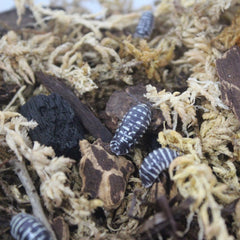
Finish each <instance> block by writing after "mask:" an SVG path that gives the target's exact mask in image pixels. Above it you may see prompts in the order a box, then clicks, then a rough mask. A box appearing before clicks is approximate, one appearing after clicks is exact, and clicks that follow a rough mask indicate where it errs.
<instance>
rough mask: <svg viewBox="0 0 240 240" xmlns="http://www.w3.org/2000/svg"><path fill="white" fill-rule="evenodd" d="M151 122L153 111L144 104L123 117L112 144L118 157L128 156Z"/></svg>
mask: <svg viewBox="0 0 240 240" xmlns="http://www.w3.org/2000/svg"><path fill="white" fill-rule="evenodd" d="M150 122H151V109H150V107H148V106H147V105H146V104H144V103H140V104H138V105H136V106H134V107H132V108H131V109H130V110H129V111H128V112H127V114H126V115H125V116H124V117H123V120H122V123H121V125H120V126H119V128H118V129H117V131H116V133H115V135H114V137H113V139H112V140H111V142H110V149H111V151H112V152H113V153H115V154H116V155H124V154H127V153H128V152H129V150H130V148H131V147H132V146H133V145H135V144H136V143H138V141H139V139H140V138H141V137H142V136H143V134H144V133H145V131H146V130H147V128H148V126H149V124H150Z"/></svg>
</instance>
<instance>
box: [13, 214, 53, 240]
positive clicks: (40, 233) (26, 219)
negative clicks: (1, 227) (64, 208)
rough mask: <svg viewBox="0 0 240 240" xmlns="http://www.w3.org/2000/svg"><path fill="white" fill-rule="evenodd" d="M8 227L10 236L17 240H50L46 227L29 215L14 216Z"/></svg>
mask: <svg viewBox="0 0 240 240" xmlns="http://www.w3.org/2000/svg"><path fill="white" fill-rule="evenodd" d="M10 225H11V234H12V236H13V237H14V238H15V239H17V240H52V237H51V235H50V233H49V231H48V230H47V229H46V227H45V226H44V225H43V224H42V223H41V222H40V221H39V220H38V219H37V218H35V217H34V216H32V215H30V214H26V213H19V214H17V215H15V216H14V217H13V218H12V220H11V222H10Z"/></svg>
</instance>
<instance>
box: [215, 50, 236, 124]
mask: <svg viewBox="0 0 240 240" xmlns="http://www.w3.org/2000/svg"><path fill="white" fill-rule="evenodd" d="M216 66H217V73H218V76H219V78H220V81H221V93H222V99H223V101H224V103H225V104H226V105H228V106H229V107H230V108H231V109H232V110H233V112H234V114H235V115H236V116H237V118H238V119H239V120H240V107H239V102H240V48H239V47H238V46H233V47H232V48H230V49H229V50H228V51H227V52H226V53H225V54H224V55H223V57H222V58H220V59H217V61H216Z"/></svg>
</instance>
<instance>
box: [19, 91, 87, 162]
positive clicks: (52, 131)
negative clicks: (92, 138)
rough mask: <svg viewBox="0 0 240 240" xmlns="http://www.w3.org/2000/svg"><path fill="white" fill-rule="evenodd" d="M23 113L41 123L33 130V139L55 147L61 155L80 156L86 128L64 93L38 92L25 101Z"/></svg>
mask: <svg viewBox="0 0 240 240" xmlns="http://www.w3.org/2000/svg"><path fill="white" fill-rule="evenodd" d="M20 112H21V114H22V115H23V116H25V117H26V118H27V119H28V120H32V119H33V120H35V121H36V122H37V123H38V126H37V127H36V128H34V129H32V130H30V131H29V135H30V138H31V139H32V141H38V142H40V143H41V144H44V145H46V146H51V147H52V148H53V149H54V151H55V153H56V155H57V156H61V155H64V156H66V157H70V158H73V159H79V158H80V152H79V145H78V142H79V140H80V139H83V135H84V129H83V127H82V125H81V123H80V121H79V120H78V118H77V117H76V116H75V114H74V112H73V110H72V108H71V106H70V105H69V103H68V102H66V101H65V100H64V99H63V98H62V97H61V96H59V95H58V94H56V93H53V94H51V95H49V96H46V95H38V96H35V97H32V98H31V99H30V100H29V101H28V102H27V103H26V104H24V105H23V106H22V107H21V109H20Z"/></svg>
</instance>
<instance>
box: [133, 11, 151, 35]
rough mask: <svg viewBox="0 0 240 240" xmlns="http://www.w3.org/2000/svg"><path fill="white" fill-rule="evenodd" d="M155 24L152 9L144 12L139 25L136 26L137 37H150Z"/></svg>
mask: <svg viewBox="0 0 240 240" xmlns="http://www.w3.org/2000/svg"><path fill="white" fill-rule="evenodd" d="M153 26H154V16H153V13H152V11H145V12H143V13H142V15H141V17H140V19H139V22H138V25H137V27H136V30H135V33H134V37H135V38H149V37H150V35H151V33H152V30H153Z"/></svg>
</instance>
